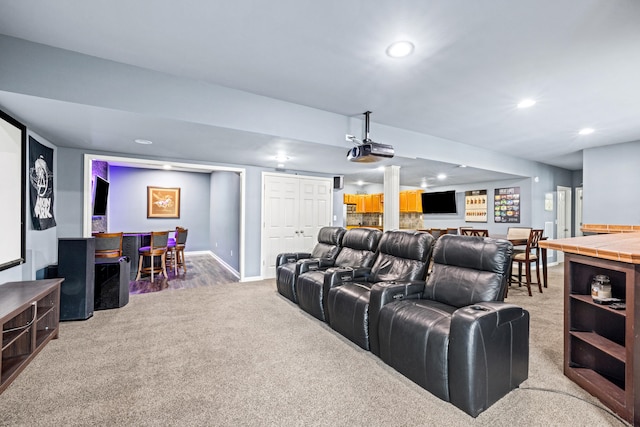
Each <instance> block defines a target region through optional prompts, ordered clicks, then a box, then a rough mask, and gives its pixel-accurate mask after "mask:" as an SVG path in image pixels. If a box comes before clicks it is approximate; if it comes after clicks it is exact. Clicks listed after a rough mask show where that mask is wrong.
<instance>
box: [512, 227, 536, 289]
mask: <svg viewBox="0 0 640 427" xmlns="http://www.w3.org/2000/svg"><path fill="white" fill-rule="evenodd" d="M543 233H544V230H531V231H530V232H529V238H528V239H527V247H526V248H525V250H524V252H522V253H517V254H515V255H514V256H513V262H517V263H518V276H515V275H514V274H510V275H509V276H510V277H509V283H517V284H518V285H519V286H522V264H526V265H525V278H526V285H527V291H528V292H529V296H532V294H531V285H532V281H531V265H532V264H533V263H535V264H536V278H537V279H538V282H537V285H538V289H539V290H540V293H542V281H541V280H540V256H539V254H538V252H539V250H540V248H539V247H538V242H539V241H540V239H541V238H542V234H543ZM516 279H517V280H516ZM533 284H535V283H533ZM508 289H509V287H508V286H507V289H506V291H505V297H506V296H507V293H508Z"/></svg>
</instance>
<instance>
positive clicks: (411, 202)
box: [400, 190, 422, 213]
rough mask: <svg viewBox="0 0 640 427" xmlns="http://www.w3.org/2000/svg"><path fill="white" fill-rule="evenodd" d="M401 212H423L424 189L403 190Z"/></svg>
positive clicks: (401, 193)
mask: <svg viewBox="0 0 640 427" xmlns="http://www.w3.org/2000/svg"><path fill="white" fill-rule="evenodd" d="M400 212H406V213H422V190H405V191H401V192H400Z"/></svg>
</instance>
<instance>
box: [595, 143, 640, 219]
mask: <svg viewBox="0 0 640 427" xmlns="http://www.w3.org/2000/svg"><path fill="white" fill-rule="evenodd" d="M583 156H584V163H583V183H584V185H583V187H584V198H583V203H584V210H583V222H584V223H585V224H624V225H631V224H635V225H637V224H640V209H639V208H638V205H639V202H638V200H639V198H638V193H639V189H640V166H639V162H638V160H639V159H640V141H635V142H628V143H624V144H616V145H607V146H605V147H597V148H589V149H586V150H584V155H583Z"/></svg>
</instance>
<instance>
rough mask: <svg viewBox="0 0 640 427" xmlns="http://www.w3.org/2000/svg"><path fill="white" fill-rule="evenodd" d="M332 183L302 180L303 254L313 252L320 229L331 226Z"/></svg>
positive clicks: (321, 180)
mask: <svg viewBox="0 0 640 427" xmlns="http://www.w3.org/2000/svg"><path fill="white" fill-rule="evenodd" d="M331 190H332V183H331V182H330V181H327V180H326V179H300V223H299V232H300V240H301V246H302V249H301V251H302V252H311V251H312V250H313V247H314V246H315V245H316V242H317V238H318V231H320V228H322V227H325V226H327V225H331V212H332V208H331V203H332V201H333V196H332V194H331Z"/></svg>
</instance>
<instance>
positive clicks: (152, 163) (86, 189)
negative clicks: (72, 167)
mask: <svg viewBox="0 0 640 427" xmlns="http://www.w3.org/2000/svg"><path fill="white" fill-rule="evenodd" d="M93 160H97V161H103V162H106V163H108V164H110V165H114V166H122V167H131V168H147V169H163V167H164V165H167V164H168V165H170V166H171V167H172V170H181V171H191V172H200V173H209V174H211V173H213V172H217V171H226V172H235V173H238V175H239V177H240V179H239V181H240V188H239V189H238V191H239V193H240V207H239V217H240V218H239V222H240V227H239V233H238V248H239V250H238V261H239V264H238V267H239V268H238V273H239V276H240V281H243V279H244V278H245V244H244V241H245V204H246V201H245V195H246V189H245V185H246V184H245V182H246V171H245V169H242V168H232V167H224V166H213V165H204V164H195V163H181V162H170V161H169V162H168V161H158V160H148V159H139V158H130V157H117V156H107V155H99V154H85V155H84V179H83V218H82V233H83V236H84V237H91V230H92V184H91V180H92V167H91V166H92V161H93ZM209 196H210V195H207V197H209ZM210 203H211V201H210ZM210 252H211V253H212V254H214V253H215V252H214V251H212V250H211V251H210Z"/></svg>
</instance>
